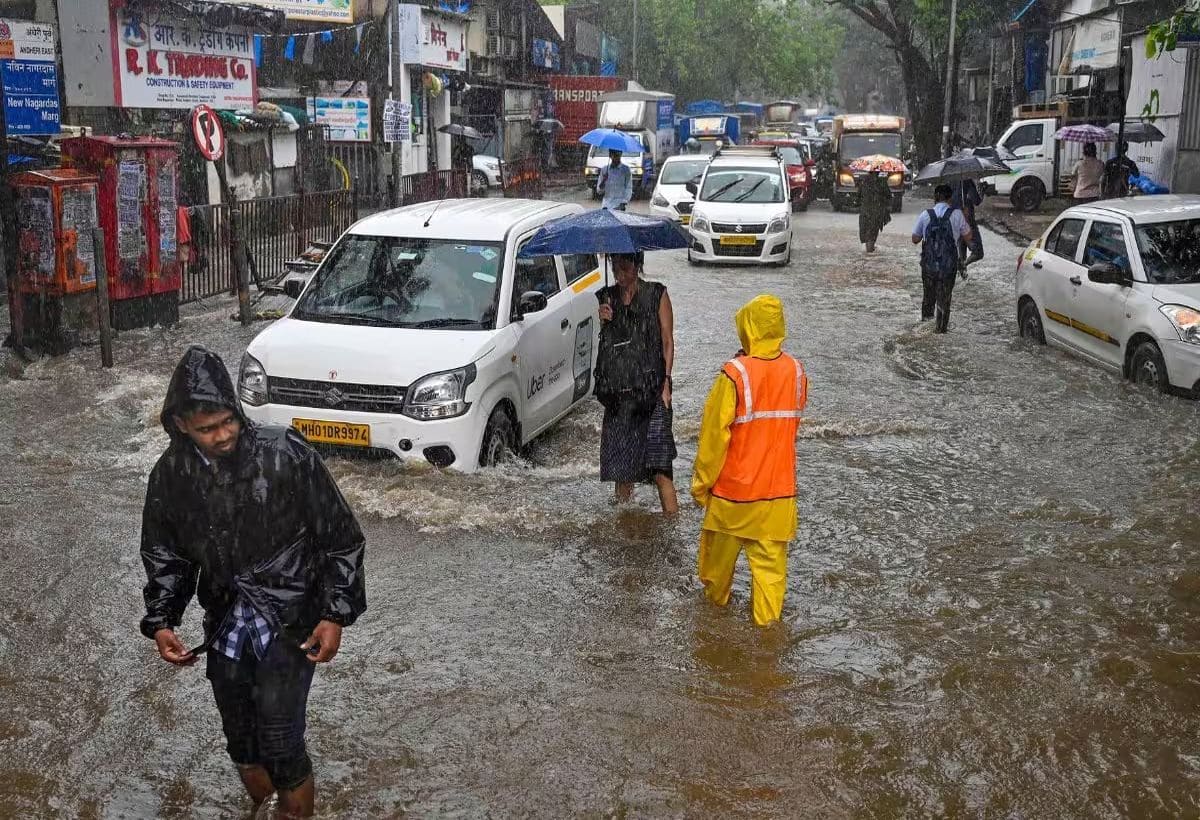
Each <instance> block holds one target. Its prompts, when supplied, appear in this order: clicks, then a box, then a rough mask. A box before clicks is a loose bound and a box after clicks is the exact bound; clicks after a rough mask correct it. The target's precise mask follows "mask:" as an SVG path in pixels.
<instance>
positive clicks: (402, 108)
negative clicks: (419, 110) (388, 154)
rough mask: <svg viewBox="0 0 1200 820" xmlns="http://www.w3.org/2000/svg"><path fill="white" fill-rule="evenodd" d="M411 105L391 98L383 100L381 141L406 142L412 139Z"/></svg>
mask: <svg viewBox="0 0 1200 820" xmlns="http://www.w3.org/2000/svg"><path fill="white" fill-rule="evenodd" d="M411 129H412V105H410V104H409V103H406V102H400V100H393V99H391V98H389V99H386V100H384V101H383V141H384V142H408V141H409V140H410V139H412V130H411Z"/></svg>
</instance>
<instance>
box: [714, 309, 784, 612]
mask: <svg viewBox="0 0 1200 820" xmlns="http://www.w3.org/2000/svg"><path fill="white" fill-rule="evenodd" d="M735 322H736V324H737V332H738V337H739V338H740V339H741V342H742V349H741V351H739V353H738V355H737V356H736V357H734V358H733V359H731V360H730V361H729V362H727V363H726V364H725V366H724V368H722V370H721V373H720V375H718V376H717V379H716V382H715V383H714V384H713V387H712V390H711V392H709V394H708V401H707V402H706V403H705V405H704V418H703V421H702V422H701V425H700V445H699V450H698V452H697V453H696V466H695V469H694V471H693V472H692V497H693V498H694V499H695V500H696V503H697V504H698V505H699V506H701V507H703V508H704V510H705V515H704V526H703V529H702V531H701V533H700V560H699V564H700V580H701V581H702V582H703V583H704V592H705V594H706V595H707V596H708V598H709V600H711V601H712V602H713V603H715V604H717V605H718V606H725V604H727V603H729V591H730V587H731V586H732V585H733V569H734V564H735V563H736V562H737V557H738V554H739V553H740V552H742V551H743V550H745V552H746V559H747V561H748V562H749V564H750V574H751V579H752V586H751V605H752V608H753V611H754V622H755V623H757V624H759V625H760V626H765V625H766V624H769V623H771V622H772V621H777V620H779V615H780V612H781V611H782V609H783V595H784V592H785V591H786V589H787V550H788V542H789V541H791V540H792V538H793V537H794V536H795V534H796V433H797V431H798V430H799V428H800V414H801V411H802V410H803V409H804V405H805V403H806V402H807V400H808V377H807V376H806V375H805V373H804V366H803V365H802V364H801V363H800V361H799V360H798V359H794V358H792V357H791V356H789V355H787V354H786V353H784V352H783V351H782V350H781V349H780V347H781V345H782V344H783V340H784V337H785V336H786V335H787V328H786V325H785V323H784V319H783V304H782V303H781V302H780V301H779V299H777V298H776V297H774V296H766V295H764V296H756V297H755V298H754V299H752V300H750V301H749V302H748V303H747V304H746V305H744V306H743V307H742V309H741V310H739V311H738V312H737V316H736V319H735Z"/></svg>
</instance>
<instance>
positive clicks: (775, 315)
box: [734, 294, 787, 359]
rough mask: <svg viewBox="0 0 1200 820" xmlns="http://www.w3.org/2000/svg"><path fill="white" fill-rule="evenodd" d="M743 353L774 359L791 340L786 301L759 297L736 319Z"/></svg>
mask: <svg viewBox="0 0 1200 820" xmlns="http://www.w3.org/2000/svg"><path fill="white" fill-rule="evenodd" d="M734 323H735V324H736V325H737V332H738V339H739V340H741V343H742V350H744V351H746V353H747V355H750V356H753V357H754V358H756V359H774V358H776V357H777V356H778V355H779V353H780V347H781V345H782V344H783V340H784V339H785V338H786V337H787V325H786V324H785V323H784V320H783V302H781V301H779V298H778V297H775V296H771V295H770V294H763V295H761V296H755V297H754V298H753V299H751V300H750V301H749V302H747V303H746V304H744V305H742V308H741V310H739V311H738V312H737V316H735V317H734Z"/></svg>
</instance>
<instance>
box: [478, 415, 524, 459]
mask: <svg viewBox="0 0 1200 820" xmlns="http://www.w3.org/2000/svg"><path fill="white" fill-rule="evenodd" d="M516 441H517V431H516V428H515V427H514V426H513V422H512V417H511V416H509V414H508V411H506V410H505V409H504V408H503V407H497V408H496V409H495V410H493V411H492V415H491V416H489V417H488V423H487V427H485V428H484V430H483V443H482V444H481V445H480V447H479V466H480V467H495V466H496V465H497V464H501V463H503V462H505V461H508V460H509V459H510V458H511V457H512V456H513V455H515V454H516V452H517V444H516Z"/></svg>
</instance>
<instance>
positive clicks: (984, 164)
mask: <svg viewBox="0 0 1200 820" xmlns="http://www.w3.org/2000/svg"><path fill="white" fill-rule="evenodd" d="M1010 170H1011V169H1010V168H1009V167H1008V166H1007V165H1005V164H1004V163H1003V162H1001V161H1000V160H998V159H992V158H991V157H986V156H978V155H976V154H974V153H972V152H971V151H970V150H965V151H960V152H958V153H957V154H954V155H953V156H949V157H946V158H945V159H940V160H938V161H936V162H931V163H929V164H928V165H926V166H925V167H924V168H922V169H921V172H920V173H919V174H917V177H916V179H915V180H913V182H914V184H916V185H936V184H938V183H941V184H945V185H949V186H950V190H951V197H950V208H951V210H953V211H957V212H958V213H961V214H962V216H963V218H964V219H965V220H966V223H967V225H968V227H970V229H971V238H970V240H969V241H968V240H966V239H964V238H961V237H960V238H959V240H958V242H959V258H960V259H961V258H963V257H966V258H965V261H964V263H963V266H962V267H963V271H962V276H963V278H964V279H965V278H966V276H967V274H966V270H965V268H966V266H967V265H972V264H974V263H976V262H978V261H979V260H981V259H983V237H982V236H981V234H980V230H979V223H978V222H977V221H976V218H975V208H976V207H978V206H979V205H981V204H983V195H982V194H980V193H979V186H978V185H977V184H976V180H979V179H982V178H984V177H989V176H999V175H1001V174H1007V173H1009V171H1010ZM935 207H936V205H935ZM914 233H916V232H915V231H914ZM968 248H969V249H970V255H969V256H968V255H967V254H966V249H968Z"/></svg>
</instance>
